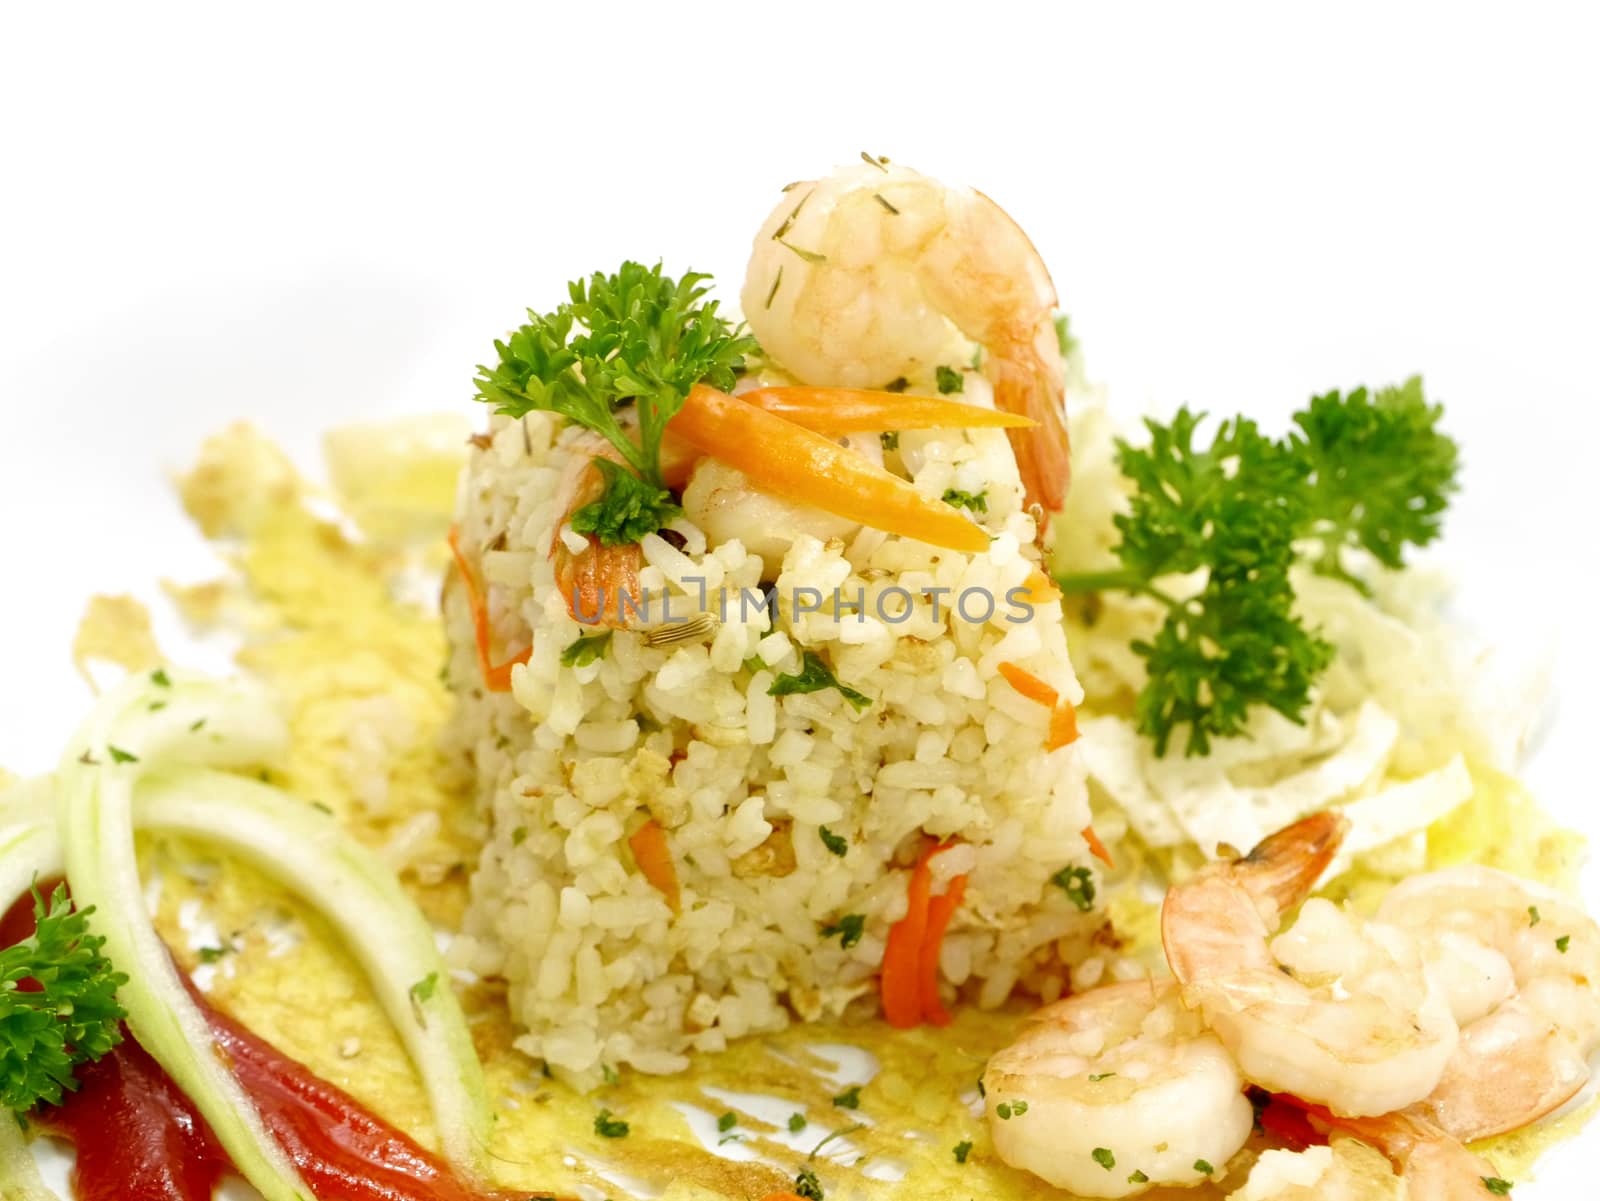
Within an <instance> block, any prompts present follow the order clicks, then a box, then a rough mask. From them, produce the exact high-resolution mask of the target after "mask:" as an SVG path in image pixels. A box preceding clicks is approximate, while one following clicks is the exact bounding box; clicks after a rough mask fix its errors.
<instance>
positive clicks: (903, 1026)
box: [878, 844, 941, 1030]
mask: <svg viewBox="0 0 1600 1201" xmlns="http://www.w3.org/2000/svg"><path fill="white" fill-rule="evenodd" d="M940 849H941V848H940V846H939V845H937V844H935V845H933V846H930V847H929V848H928V849H927V850H926V851H924V852H923V853H922V858H920V859H918V860H917V866H916V867H915V868H914V869H912V872H911V883H910V885H909V887H908V888H907V891H906V896H907V902H908V903H907V906H906V915H905V916H904V917H903V918H901V919H900V920H899V921H897V922H896V923H895V924H894V925H893V926H891V927H889V940H888V942H886V943H885V944H884V948H883V974H882V976H881V977H880V978H879V981H878V992H879V996H880V997H881V998H882V1001H883V1016H884V1017H885V1018H887V1019H888V1021H889V1025H891V1026H893V1027H894V1028H895V1029H896V1030H911V1029H913V1028H915V1027H917V1026H920V1025H921V1024H922V990H921V988H920V981H919V978H918V977H919V972H920V969H921V964H922V943H923V940H924V938H925V937H926V935H927V931H928V893H929V892H930V891H932V889H933V873H932V872H930V871H929V870H928V864H929V863H930V862H931V861H932V860H933V857H934V856H935V855H937V854H938V853H939V851H940Z"/></svg>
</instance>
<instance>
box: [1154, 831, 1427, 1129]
mask: <svg viewBox="0 0 1600 1201" xmlns="http://www.w3.org/2000/svg"><path fill="white" fill-rule="evenodd" d="M1347 824H1348V823H1347V822H1346V821H1345V819H1344V818H1342V817H1339V816H1337V815H1335V814H1331V813H1319V814H1314V815H1313V816H1311V817H1308V818H1306V819H1304V820H1303V821H1300V822H1298V823H1296V824H1295V825H1293V826H1290V827H1288V828H1287V829H1286V830H1282V831H1280V832H1279V833H1277V834H1274V835H1272V836H1271V837H1270V838H1268V839H1266V840H1265V841H1264V842H1262V843H1261V845H1260V846H1258V847H1256V849H1255V850H1253V851H1251V852H1250V854H1249V855H1248V856H1246V857H1245V858H1243V859H1240V860H1237V861H1234V862H1230V863H1217V864H1212V865H1211V866H1209V867H1207V868H1205V869H1204V870H1202V871H1200V872H1199V873H1197V874H1196V875H1195V876H1194V877H1193V878H1192V879H1190V880H1188V881H1186V882H1184V883H1182V884H1178V885H1176V886H1174V887H1173V888H1172V889H1171V890H1170V891H1169V892H1168V893H1167V898H1166V903H1165V905H1164V906H1163V907H1162V913H1161V934H1162V941H1163V943H1164V944H1165V947H1166V952H1167V961H1168V963H1169V964H1170V965H1171V967H1172V971H1173V974H1174V975H1175V976H1176V977H1177V978H1178V981H1179V983H1180V984H1181V985H1182V987H1183V998H1184V1001H1185V1003H1186V1004H1188V1005H1190V1006H1192V1007H1194V1008H1197V1009H1199V1010H1200V1011H1201V1013H1202V1014H1203V1015H1204V1017H1205V1020H1206V1023H1207V1024H1208V1025H1209V1026H1210V1027H1211V1028H1212V1029H1213V1030H1214V1031H1215V1032H1216V1034H1217V1036H1218V1037H1219V1038H1220V1039H1221V1040H1222V1042H1223V1044H1224V1045H1225V1046H1226V1047H1227V1048H1228V1050H1229V1051H1230V1052H1232V1054H1233V1056H1234V1058H1235V1059H1236V1060H1237V1061H1238V1064H1239V1068H1240V1070H1241V1071H1242V1072H1243V1073H1244V1076H1245V1078H1246V1079H1248V1080H1250V1081H1251V1082H1252V1083H1254V1084H1258V1085H1260V1086H1262V1087H1263V1088H1267V1089H1270V1090H1271V1091H1273V1092H1286V1093H1292V1094H1294V1095H1295V1096H1298V1097H1304V1098H1306V1099H1308V1100H1311V1101H1316V1102H1320V1103H1322V1104H1325V1105H1327V1106H1328V1107H1329V1108H1330V1109H1332V1110H1333V1111H1335V1112H1337V1113H1340V1114H1348V1115H1367V1114H1382V1113H1388V1112H1390V1111H1391V1110H1396V1109H1401V1108H1403V1107H1405V1106H1407V1105H1410V1104H1412V1103H1413V1102H1415V1101H1420V1100H1421V1099H1422V1098H1423V1097H1425V1096H1427V1095H1428V1094H1429V1093H1430V1092H1432V1091H1433V1088H1434V1086H1435V1085H1437V1084H1438V1083H1439V1078H1440V1076H1441V1074H1442V1073H1443V1071H1444V1066H1445V1063H1446V1061H1447V1060H1448V1059H1449V1058H1450V1055H1451V1053H1452V1052H1453V1051H1454V1050H1455V1047H1456V1037H1457V1030H1456V1024H1455V1019H1454V1017H1453V1016H1452V1015H1451V1012H1450V1007H1449V1005H1448V1003H1447V1002H1446V1000H1445V997H1444V994H1443V990H1442V989H1440V988H1438V987H1437V986H1436V985H1435V984H1434V983H1433V981H1432V980H1431V979H1430V977H1429V975H1428V973H1427V972H1426V971H1425V970H1424V967H1423V961H1422V956H1421V952H1420V950H1419V949H1418V947H1417V944H1416V943H1415V941H1414V940H1413V939H1411V938H1410V936H1409V935H1406V934H1405V933H1403V932H1402V931H1399V930H1397V929H1395V928H1394V927H1392V926H1386V925H1381V924H1378V923H1369V924H1366V925H1364V926H1363V925H1359V924H1358V923H1357V922H1355V921H1354V920H1353V919H1352V918H1350V917H1349V916H1348V915H1346V914H1345V913H1344V912H1343V911H1341V910H1340V909H1339V908H1338V907H1336V906H1335V905H1333V904H1332V903H1331V902H1328V901H1325V900H1320V899H1319V900H1312V901H1307V902H1306V903H1305V905H1304V908H1303V909H1302V911H1301V915H1300V920H1299V922H1298V923H1297V924H1296V926H1295V927H1294V928H1293V929H1292V930H1290V931H1289V932H1288V933H1286V934H1283V935H1280V936H1279V937H1277V938H1275V939H1273V938H1272V935H1273V933H1274V932H1275V931H1276V930H1277V928H1278V925H1279V921H1280V917H1281V915H1282V914H1283V913H1284V911H1285V910H1287V909H1289V908H1291V907H1292V906H1294V905H1296V904H1298V903H1300V902H1301V901H1302V900H1303V898H1304V897H1305V896H1306V894H1307V893H1308V892H1309V891H1310V890H1311V888H1312V886H1313V885H1314V884H1315V883H1316V880H1317V877H1318V876H1319V875H1321V873H1322V871H1323V869H1324V868H1325V867H1326V866H1327V865H1328V862H1329V861H1330V860H1331V859H1332V858H1333V855H1334V853H1335V851H1336V850H1337V849H1338V846H1339V842H1340V841H1341V839H1342V838H1343V836H1344V831H1345V828H1346V826H1347ZM1269 940H1270V941H1269Z"/></svg>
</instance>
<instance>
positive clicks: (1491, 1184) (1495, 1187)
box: [1479, 1176, 1511, 1197]
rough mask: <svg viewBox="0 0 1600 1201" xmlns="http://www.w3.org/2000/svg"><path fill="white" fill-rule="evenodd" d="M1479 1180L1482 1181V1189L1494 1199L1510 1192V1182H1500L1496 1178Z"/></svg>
mask: <svg viewBox="0 0 1600 1201" xmlns="http://www.w3.org/2000/svg"><path fill="white" fill-rule="evenodd" d="M1479 1179H1480V1180H1482V1181H1483V1187H1484V1188H1486V1189H1488V1190H1489V1191H1490V1192H1491V1193H1493V1194H1494V1195H1495V1196H1496V1197H1505V1196H1508V1195H1509V1194H1510V1192H1511V1181H1509V1180H1501V1179H1500V1177H1498V1176H1480V1177H1479Z"/></svg>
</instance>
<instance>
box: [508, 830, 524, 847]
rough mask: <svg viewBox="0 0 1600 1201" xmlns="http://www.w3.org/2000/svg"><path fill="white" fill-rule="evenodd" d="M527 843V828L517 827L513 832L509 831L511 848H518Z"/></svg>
mask: <svg viewBox="0 0 1600 1201" xmlns="http://www.w3.org/2000/svg"><path fill="white" fill-rule="evenodd" d="M527 841H528V827H527V826H518V827H517V828H516V829H515V830H513V831H511V845H512V846H514V847H520V846H521V845H522V844H523V843H525V842H527Z"/></svg>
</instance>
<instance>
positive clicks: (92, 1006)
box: [0, 886, 128, 1113]
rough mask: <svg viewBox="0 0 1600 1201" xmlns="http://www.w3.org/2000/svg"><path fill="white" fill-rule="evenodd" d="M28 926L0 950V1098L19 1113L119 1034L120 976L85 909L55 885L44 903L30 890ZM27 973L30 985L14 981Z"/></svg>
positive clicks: (67, 1083) (54, 1098)
mask: <svg viewBox="0 0 1600 1201" xmlns="http://www.w3.org/2000/svg"><path fill="white" fill-rule="evenodd" d="M33 912H34V917H35V919H36V921H37V923H38V925H37V929H36V930H35V931H34V933H33V934H32V935H31V936H30V937H28V938H25V939H23V940H22V941H21V942H19V943H17V944H15V945H14V946H10V947H7V948H6V949H5V950H3V951H0V1104H4V1105H5V1106H6V1107H7V1108H9V1109H12V1110H14V1111H15V1112H17V1113H26V1112H27V1111H28V1110H30V1109H32V1108H33V1107H34V1106H35V1105H37V1104H39V1103H40V1102H45V1103H48V1104H51V1105H57V1104H60V1102H61V1094H62V1090H63V1089H68V1090H70V1089H75V1088H77V1082H76V1081H75V1080H74V1079H73V1075H72V1070H73V1068H74V1067H76V1066H77V1065H78V1064H80V1063H88V1062H91V1061H93V1060H96V1059H99V1058H100V1057H101V1056H103V1055H105V1054H106V1053H107V1052H108V1051H110V1050H111V1049H112V1048H113V1047H115V1046H116V1045H117V1044H118V1043H120V1042H121V1041H122V1027H121V1022H122V1019H123V1018H124V1017H126V1016H127V1015H126V1014H125V1013H124V1012H123V1010H122V1008H121V1007H120V1006H119V1005H118V1004H117V989H118V988H119V987H121V986H122V985H123V984H126V983H127V980H128V978H127V976H125V975H123V974H122V973H121V972H118V971H116V970H114V969H113V968H112V966H111V963H110V961H109V960H108V959H106V957H105V956H104V955H102V954H101V953H100V948H101V947H102V946H103V945H104V944H105V939H103V938H97V937H95V936H93V935H91V934H90V933H89V924H88V921H87V915H88V914H89V913H92V912H93V907H91V908H89V909H86V910H84V911H83V912H82V913H79V912H77V911H75V910H74V909H73V908H72V903H71V902H70V901H69V900H68V899H67V890H66V888H65V887H64V886H58V887H57V888H56V890H55V891H54V892H53V893H52V894H51V896H50V899H49V901H48V902H46V900H45V898H44V897H43V896H41V895H40V894H39V891H38V890H37V889H35V890H34V893H33ZM25 980H34V981H36V982H37V984H38V987H37V989H36V990H32V991H25V990H23V989H22V988H20V987H19V985H20V984H21V983H22V982H23V981H25Z"/></svg>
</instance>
